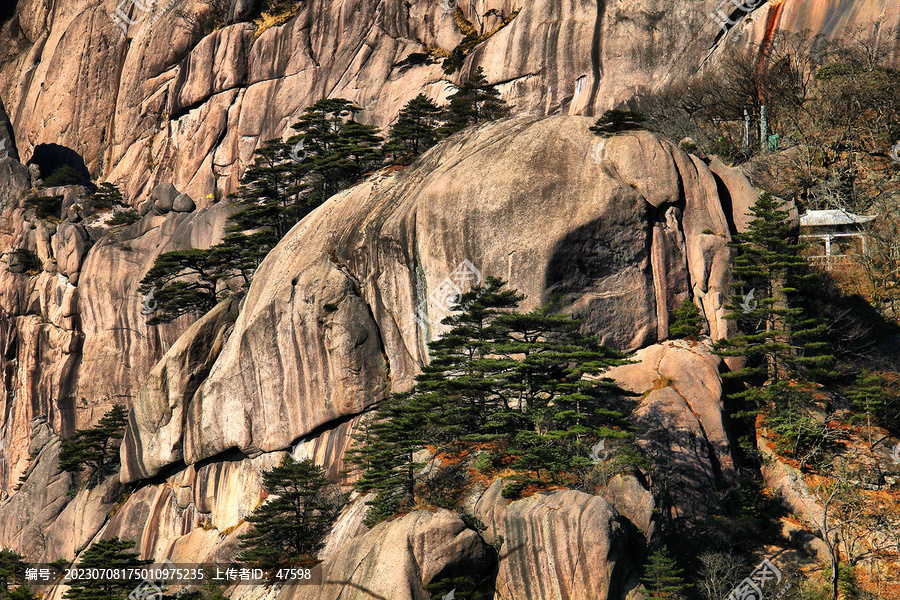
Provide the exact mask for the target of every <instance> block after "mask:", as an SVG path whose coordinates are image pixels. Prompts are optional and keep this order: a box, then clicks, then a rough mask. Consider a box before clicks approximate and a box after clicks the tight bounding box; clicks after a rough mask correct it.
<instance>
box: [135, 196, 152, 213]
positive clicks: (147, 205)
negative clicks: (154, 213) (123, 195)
mask: <svg viewBox="0 0 900 600" xmlns="http://www.w3.org/2000/svg"><path fill="white" fill-rule="evenodd" d="M151 210H153V200H152V199H147V200H144V201H143V202H141V203H139V204H138V206H137V211H138V214H139V215H140V216H142V217H143V216H144V215H146V214H147V213H149V212H150V211H151Z"/></svg>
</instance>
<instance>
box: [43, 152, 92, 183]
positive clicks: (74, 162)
mask: <svg viewBox="0 0 900 600" xmlns="http://www.w3.org/2000/svg"><path fill="white" fill-rule="evenodd" d="M28 164H29V165H37V166H38V167H39V168H40V169H41V177H42V178H44V179H46V178H47V177H49V176H50V175H52V174H53V173H54V172H56V171H57V170H58V169H59V168H60V167H63V166H66V165H68V166H69V167H71V168H72V170H73V171H74V172H75V174H76V175H77V176H78V177H79V178H80V179H81V180H82V183H83V184H88V183H90V181H91V174H90V172H89V171H88V168H87V165H85V164H84V158H82V157H81V155H80V154H78V153H77V152H75V151H74V150H72V149H71V148H68V147H66V146H60V145H59V144H38V145H37V146H36V147H35V149H34V153H33V154H32V155H31V159H30V160H29V161H28Z"/></svg>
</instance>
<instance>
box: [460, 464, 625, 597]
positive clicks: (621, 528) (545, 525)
mask: <svg viewBox="0 0 900 600" xmlns="http://www.w3.org/2000/svg"><path fill="white" fill-rule="evenodd" d="M502 488H503V482H502V481H501V480H497V481H495V482H494V484H493V485H491V487H490V488H489V489H488V491H487V492H486V493H485V495H484V497H482V498H481V500H479V501H478V504H477V505H476V507H475V512H476V516H478V517H479V518H480V519H481V520H482V521H483V522H484V523H485V524H487V525H488V528H487V530H486V531H485V532H484V536H485V539H486V540H488V541H489V542H492V543H499V542H501V541H502V545H500V549H499V552H500V568H499V572H498V574H497V582H496V588H495V589H496V596H495V598H502V599H503V600H511V599H513V598H530V599H533V600H545V599H546V600H550V599H552V598H624V597H625V596H626V594H627V593H628V592H629V591H630V590H631V589H633V588H634V587H636V586H637V585H638V580H637V572H636V570H635V566H634V564H633V563H632V562H630V560H629V554H630V553H632V552H634V550H635V549H636V547H637V546H635V539H636V537H637V536H636V535H635V534H636V531H637V530H636V528H634V527H633V526H630V525H631V524H630V523H629V522H628V521H627V520H626V519H624V518H622V517H621V516H620V515H619V514H618V513H617V512H616V510H615V508H613V507H612V505H611V504H610V503H609V502H607V501H606V500H604V499H603V498H601V497H599V496H591V495H590V494H585V493H583V492H577V491H574V490H566V491H561V492H553V493H549V494H536V495H535V496H532V497H530V498H526V499H523V500H517V501H515V502H512V503H508V502H507V500H505V499H504V498H502V497H501V496H500V491H501V489H502ZM638 535H639V534H638Z"/></svg>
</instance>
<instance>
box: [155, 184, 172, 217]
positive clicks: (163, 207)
mask: <svg viewBox="0 0 900 600" xmlns="http://www.w3.org/2000/svg"><path fill="white" fill-rule="evenodd" d="M177 197H178V190H177V189H176V188H175V186H174V185H172V184H171V183H160V184H159V185H157V186H156V187H155V188H153V192H152V193H151V194H150V200H151V202H152V203H153V207H154V208H155V209H156V211H157V212H158V213H160V214H162V213H167V212H169V211H171V210H172V208H173V207H174V206H175V198H177Z"/></svg>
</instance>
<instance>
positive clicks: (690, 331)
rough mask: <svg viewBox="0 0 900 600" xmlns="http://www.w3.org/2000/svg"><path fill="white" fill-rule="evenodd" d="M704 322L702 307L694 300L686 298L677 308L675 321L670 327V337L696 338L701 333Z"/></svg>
mask: <svg viewBox="0 0 900 600" xmlns="http://www.w3.org/2000/svg"><path fill="white" fill-rule="evenodd" d="M702 324H703V317H702V316H701V315H700V309H699V308H697V305H696V304H694V301H693V300H691V299H690V298H685V299H684V300H682V301H681V304H679V305H678V308H676V309H675V321H674V322H673V323H672V325H671V326H670V327H669V337H670V338H688V339H692V340H696V339H697V337H699V335H700V331H701V326H702Z"/></svg>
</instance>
